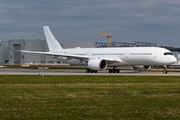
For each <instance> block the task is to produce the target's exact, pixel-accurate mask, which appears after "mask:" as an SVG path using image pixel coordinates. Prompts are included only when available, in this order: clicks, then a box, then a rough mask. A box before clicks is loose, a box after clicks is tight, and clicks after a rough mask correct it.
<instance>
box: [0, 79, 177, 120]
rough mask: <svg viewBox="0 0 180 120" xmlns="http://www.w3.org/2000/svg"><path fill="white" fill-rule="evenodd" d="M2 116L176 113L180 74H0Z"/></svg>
mask: <svg viewBox="0 0 180 120" xmlns="http://www.w3.org/2000/svg"><path fill="white" fill-rule="evenodd" d="M0 119H53V120H56V119H78V120H79V119H83V120H84V119H93V120H94V119H98V120H99V119H102V120H104V119H110V120H111V119H120V120H125V119H129V120H131V119H137V120H139V119H142V120H144V119H149V120H152V119H164V120H167V119H180V77H178V76H177V77H175V76H44V77H40V76H0Z"/></svg>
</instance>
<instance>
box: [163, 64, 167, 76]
mask: <svg viewBox="0 0 180 120" xmlns="http://www.w3.org/2000/svg"><path fill="white" fill-rule="evenodd" d="M163 73H164V74H167V73H168V72H167V66H166V65H164V70H163Z"/></svg>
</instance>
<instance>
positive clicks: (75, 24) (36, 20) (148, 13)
mask: <svg viewBox="0 0 180 120" xmlns="http://www.w3.org/2000/svg"><path fill="white" fill-rule="evenodd" d="M0 15H1V16H2V17H1V19H0V25H1V28H0V31H1V33H2V36H1V39H4V40H9V39H10V38H11V39H13V37H16V38H20V37H23V38H28V39H31V38H32V39H35V38H42V39H45V38H44V34H43V31H42V26H44V25H48V26H50V28H51V29H52V31H53V33H54V34H55V36H56V38H57V39H59V40H73V41H74V40H78V41H79V40H80V41H95V40H97V39H96V38H97V36H96V35H95V32H102V33H106V34H111V35H113V40H116V41H121V40H122V41H126V42H134V41H135V40H138V41H145V42H148V41H149V42H151V41H154V42H157V43H158V44H167V45H174V46H177V43H179V44H180V41H178V42H177V40H178V39H179V37H180V35H179V34H177V31H179V30H180V2H179V0H133V1H132V0H120V1H119V0H111V1H109V0H98V1H95V0H91V1H83V0H76V1H74V0H68V1H59V0H52V1H49V0H43V1H42V0H36V1H24V0H16V1H14V0H8V1H4V2H1V3H0ZM13 33H18V34H13ZM168 35H169V36H168ZM172 36H173V37H172ZM98 38H99V39H98V40H100V41H106V38H103V37H98ZM171 38H172V39H171ZM169 39H171V41H170V42H169Z"/></svg>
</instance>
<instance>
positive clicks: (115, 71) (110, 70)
mask: <svg viewBox="0 0 180 120" xmlns="http://www.w3.org/2000/svg"><path fill="white" fill-rule="evenodd" d="M119 72H120V70H119V69H115V67H113V69H109V73H119Z"/></svg>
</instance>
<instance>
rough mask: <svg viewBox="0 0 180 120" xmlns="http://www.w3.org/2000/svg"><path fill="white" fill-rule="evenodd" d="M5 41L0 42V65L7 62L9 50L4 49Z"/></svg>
mask: <svg viewBox="0 0 180 120" xmlns="http://www.w3.org/2000/svg"><path fill="white" fill-rule="evenodd" d="M7 44H8V42H7V41H0V64H4V63H8V62H9V49H8V48H7V47H6V45H7Z"/></svg>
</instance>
